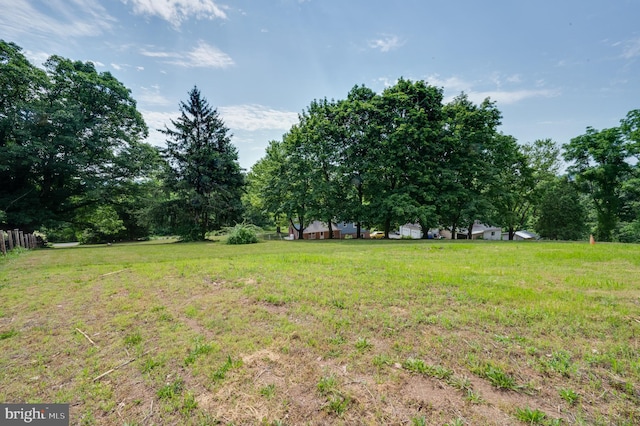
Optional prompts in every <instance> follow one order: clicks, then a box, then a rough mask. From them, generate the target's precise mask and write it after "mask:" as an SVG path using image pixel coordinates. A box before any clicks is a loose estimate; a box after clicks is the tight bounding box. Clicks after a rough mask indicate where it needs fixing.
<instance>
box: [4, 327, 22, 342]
mask: <svg viewBox="0 0 640 426" xmlns="http://www.w3.org/2000/svg"><path fill="white" fill-rule="evenodd" d="M17 335H18V332H17V331H16V330H15V329H13V328H12V329H11V330H8V331H3V332H1V333H0V340H5V339H9V338H11V337H13V336H17Z"/></svg>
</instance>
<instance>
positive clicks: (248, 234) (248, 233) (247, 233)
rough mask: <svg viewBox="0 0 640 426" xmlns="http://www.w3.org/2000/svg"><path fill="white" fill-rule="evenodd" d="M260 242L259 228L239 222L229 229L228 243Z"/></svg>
mask: <svg viewBox="0 0 640 426" xmlns="http://www.w3.org/2000/svg"><path fill="white" fill-rule="evenodd" d="M257 242H258V228H257V227H256V226H254V225H246V224H244V223H239V224H237V225H236V226H234V227H233V228H231V229H230V230H229V237H228V238H227V244H254V243H257Z"/></svg>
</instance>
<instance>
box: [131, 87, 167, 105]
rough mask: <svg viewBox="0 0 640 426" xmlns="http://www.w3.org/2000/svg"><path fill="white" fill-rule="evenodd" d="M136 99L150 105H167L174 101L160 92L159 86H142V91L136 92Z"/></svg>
mask: <svg viewBox="0 0 640 426" xmlns="http://www.w3.org/2000/svg"><path fill="white" fill-rule="evenodd" d="M136 99H137V100H138V101H139V102H140V103H141V104H144V105H149V106H167V105H171V103H172V101H171V100H169V99H168V98H167V97H165V96H164V95H163V94H162V93H160V87H159V86H151V87H144V86H143V87H140V93H139V94H136Z"/></svg>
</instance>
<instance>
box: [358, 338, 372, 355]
mask: <svg viewBox="0 0 640 426" xmlns="http://www.w3.org/2000/svg"><path fill="white" fill-rule="evenodd" d="M372 347H373V345H372V344H371V342H369V341H368V340H367V338H366V337H360V338H358V340H357V341H356V349H357V350H359V351H360V352H364V351H368V350H369V349H371V348H372Z"/></svg>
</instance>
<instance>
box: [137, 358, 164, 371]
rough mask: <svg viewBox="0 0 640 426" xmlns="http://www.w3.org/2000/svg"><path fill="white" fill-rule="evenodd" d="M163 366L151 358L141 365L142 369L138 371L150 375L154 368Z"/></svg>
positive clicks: (160, 362)
mask: <svg viewBox="0 0 640 426" xmlns="http://www.w3.org/2000/svg"><path fill="white" fill-rule="evenodd" d="M163 364H164V362H163V361H160V360H155V359H153V358H148V359H146V360H145V361H144V363H143V364H142V368H140V371H141V372H142V373H143V374H144V373H150V372H151V371H152V370H153V369H154V368H156V367H159V366H161V365H163Z"/></svg>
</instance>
